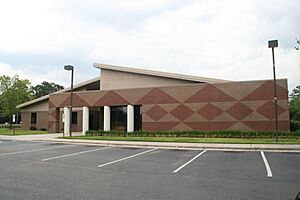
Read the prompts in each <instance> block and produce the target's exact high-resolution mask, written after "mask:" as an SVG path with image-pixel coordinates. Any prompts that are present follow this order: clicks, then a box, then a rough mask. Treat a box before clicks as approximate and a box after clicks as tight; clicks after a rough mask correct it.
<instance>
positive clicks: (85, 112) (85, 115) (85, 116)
mask: <svg viewBox="0 0 300 200" xmlns="http://www.w3.org/2000/svg"><path fill="white" fill-rule="evenodd" d="M88 130H89V108H88V107H86V106H83V107H82V135H85V132H86V131H88Z"/></svg>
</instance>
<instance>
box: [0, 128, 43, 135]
mask: <svg viewBox="0 0 300 200" xmlns="http://www.w3.org/2000/svg"><path fill="white" fill-rule="evenodd" d="M47 133H48V131H34V130H21V129H19V128H17V129H16V132H15V135H34V134H47ZM0 135H13V130H10V129H0Z"/></svg>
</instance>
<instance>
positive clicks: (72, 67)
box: [64, 65, 74, 137]
mask: <svg viewBox="0 0 300 200" xmlns="http://www.w3.org/2000/svg"><path fill="white" fill-rule="evenodd" d="M64 68H65V70H67V71H71V102H70V137H72V107H73V79H74V66H72V65H65V67H64Z"/></svg>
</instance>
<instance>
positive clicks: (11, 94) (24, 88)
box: [0, 75, 32, 126]
mask: <svg viewBox="0 0 300 200" xmlns="http://www.w3.org/2000/svg"><path fill="white" fill-rule="evenodd" d="M31 93H32V91H31V84H30V82H29V81H28V80H26V79H25V80H22V79H20V78H19V76H18V75H15V76H14V77H9V76H5V75H4V76H0V105H1V109H0V112H1V113H0V114H1V115H2V116H4V117H9V122H10V126H11V118H12V115H13V114H17V113H18V112H19V109H17V108H16V106H17V105H19V104H21V103H24V102H26V101H29V100H31V99H32V96H31Z"/></svg>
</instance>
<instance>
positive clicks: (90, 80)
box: [17, 76, 100, 108]
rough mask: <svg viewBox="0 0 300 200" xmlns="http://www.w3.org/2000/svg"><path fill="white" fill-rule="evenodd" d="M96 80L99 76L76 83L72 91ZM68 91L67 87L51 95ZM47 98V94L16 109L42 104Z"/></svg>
mask: <svg viewBox="0 0 300 200" xmlns="http://www.w3.org/2000/svg"><path fill="white" fill-rule="evenodd" d="M98 80H100V76H98V77H95V78H92V79H89V80H87V81H84V82H81V83H78V84H75V85H74V87H73V89H74V90H75V89H77V88H81V87H83V86H85V85H88V84H90V83H93V82H96V81H98ZM69 91H71V87H67V88H65V89H63V90H59V91H57V92H54V93H52V94H58V93H65V92H69ZM49 96H50V95H49V94H48V95H45V96H42V97H39V98H37V99H33V100H31V101H27V102H25V103H22V104H19V105H17V108H23V107H26V106H29V105H32V104H35V103H38V102H42V101H44V100H48V99H49Z"/></svg>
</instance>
